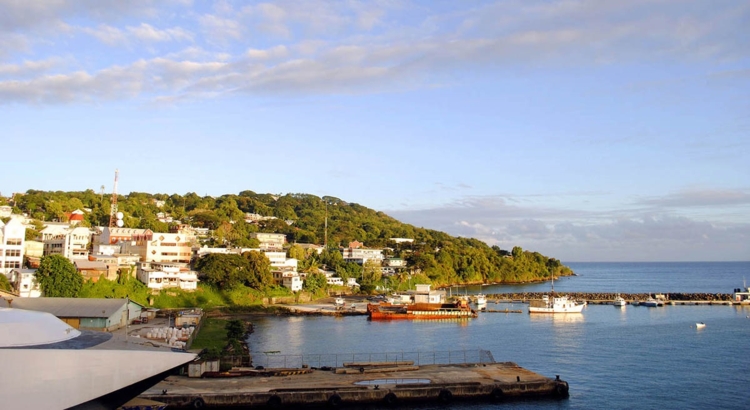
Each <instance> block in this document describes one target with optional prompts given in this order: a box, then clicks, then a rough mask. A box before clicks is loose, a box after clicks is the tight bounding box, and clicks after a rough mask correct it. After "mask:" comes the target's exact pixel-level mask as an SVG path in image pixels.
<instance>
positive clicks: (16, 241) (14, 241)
mask: <svg viewBox="0 0 750 410" xmlns="http://www.w3.org/2000/svg"><path fill="white" fill-rule="evenodd" d="M7 244H8V245H20V244H21V239H20V238H8V242H7Z"/></svg>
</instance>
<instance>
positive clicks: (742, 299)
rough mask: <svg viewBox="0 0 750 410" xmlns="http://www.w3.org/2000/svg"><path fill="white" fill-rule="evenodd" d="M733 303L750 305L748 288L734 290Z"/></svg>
mask: <svg viewBox="0 0 750 410" xmlns="http://www.w3.org/2000/svg"><path fill="white" fill-rule="evenodd" d="M734 301H735V302H738V303H742V304H750V288H745V290H742V289H740V288H737V289H735V290H734Z"/></svg>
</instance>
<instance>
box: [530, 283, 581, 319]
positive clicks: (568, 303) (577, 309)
mask: <svg viewBox="0 0 750 410" xmlns="http://www.w3.org/2000/svg"><path fill="white" fill-rule="evenodd" d="M551 295H552V296H551V297H550V295H544V296H542V302H541V305H531V304H530V305H529V313H581V312H582V311H583V307H584V306H586V302H577V301H575V300H572V299H568V297H567V296H563V295H560V296H557V295H555V278H554V277H553V278H552V292H551Z"/></svg>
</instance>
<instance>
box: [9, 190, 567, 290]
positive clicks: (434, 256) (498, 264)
mask: <svg viewBox="0 0 750 410" xmlns="http://www.w3.org/2000/svg"><path fill="white" fill-rule="evenodd" d="M5 202H8V203H10V204H11V205H12V206H13V208H14V212H15V213H21V212H23V213H27V214H28V215H30V216H31V217H33V218H35V219H37V220H47V221H54V220H57V221H64V220H66V218H67V216H66V214H67V213H69V212H71V211H74V210H76V209H81V210H86V212H85V219H84V224H85V225H88V226H97V225H103V226H106V225H108V224H109V212H110V195H107V194H101V193H96V192H94V191H93V190H87V191H84V192H60V191H56V192H45V191H35V190H29V191H27V192H26V194H23V195H19V194H16V195H15V196H14V198H13V199H12V200H5ZM117 202H118V210H119V211H121V212H123V213H124V214H125V218H124V222H125V226H126V227H131V228H148V229H151V230H153V231H155V232H166V231H167V230H168V229H169V225H170V224H167V223H164V222H160V221H159V220H158V219H157V214H159V213H164V214H166V215H169V216H171V217H173V218H174V220H176V221H177V220H179V221H182V222H183V223H189V224H191V225H193V226H194V227H201V228H208V229H210V230H211V232H212V234H211V236H210V238H209V239H208V240H207V244H208V245H209V246H242V247H247V246H251V245H252V244H253V241H252V240H250V239H249V238H248V234H249V233H251V232H276V233H283V234H286V236H287V241H288V242H289V243H290V244H293V243H314V244H321V245H322V244H323V243H324V241H325V240H326V238H327V244H328V246H329V248H334V247H335V248H337V247H338V246H346V245H347V244H348V243H349V242H351V241H355V240H357V241H360V242H362V243H364V245H365V246H366V247H371V248H387V249H386V251H385V253H386V255H387V256H392V257H401V258H403V259H404V260H406V262H407V269H406V272H410V273H412V274H417V277H419V278H422V279H423V280H426V279H429V281H430V282H431V283H432V284H433V285H435V286H444V285H449V284H478V283H513V282H530V281H540V280H546V279H549V277H550V276H551V275H555V276H565V275H571V274H572V273H573V272H572V271H571V270H570V269H569V268H568V267H566V266H563V265H562V264H561V263H560V261H559V260H557V259H554V258H549V257H547V256H544V255H541V254H539V253H538V252H529V251H524V250H522V249H521V248H520V247H515V248H513V249H512V250H510V251H508V250H502V249H500V248H498V247H496V246H493V247H490V246H488V245H487V244H486V243H484V242H482V241H479V240H476V239H471V238H461V237H454V236H450V235H448V234H446V233H444V232H439V231H435V230H431V229H425V228H418V227H415V226H412V225H408V224H404V223H401V222H399V221H397V220H396V219H394V218H391V217H390V216H388V215H386V214H384V213H383V212H378V211H375V210H372V209H369V208H367V207H364V206H362V205H359V204H356V203H349V202H346V201H344V200H341V199H339V198H334V197H330V196H324V197H322V198H320V197H317V196H315V195H308V194H286V195H272V194H258V193H255V192H252V191H242V192H240V193H239V194H238V195H222V196H221V197H218V198H213V197H209V196H205V197H201V196H198V195H197V194H195V193H192V192H191V193H187V194H185V195H177V194H173V195H166V194H148V193H140V192H131V193H130V194H128V195H120V196H118V199H117ZM246 213H252V214H258V215H262V216H273V217H276V219H266V220H261V221H258V222H257V223H245V221H244V219H245V214H246ZM326 220H327V229H326V228H325V227H326ZM35 234H36V233H35V231H33V230H29V232H27V236H29V237H30V238H31V237H33V236H35ZM389 238H411V239H414V242H413V243H400V244H395V243H394V242H392V241H390V240H389ZM327 254H328V253H327ZM321 263H324V264H327V265H328V266H329V268H332V267H331V266H330V265H331V264H334V265H336V264H338V263H337V262H336V259H335V258H331V257H330V255H327V256H326V255H324V258H323V259H322V260H316V261H308V262H307V263H301V268H303V269H304V268H305V267H309V266H310V265H311V264H321ZM334 267H336V266H334ZM339 268H340V269H339V270H338V271H340V272H342V273H344V272H346V268H341V267H339ZM349 273H350V274H351V273H353V272H349ZM349 276H351V275H349ZM378 279H379V278H378Z"/></svg>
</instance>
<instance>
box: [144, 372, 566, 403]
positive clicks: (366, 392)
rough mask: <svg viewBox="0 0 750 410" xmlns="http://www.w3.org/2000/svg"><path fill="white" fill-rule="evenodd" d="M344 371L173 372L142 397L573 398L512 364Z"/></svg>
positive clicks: (560, 385) (562, 384)
mask: <svg viewBox="0 0 750 410" xmlns="http://www.w3.org/2000/svg"><path fill="white" fill-rule="evenodd" d="M343 369H348V370H354V371H351V372H350V371H337V370H338V369H326V370H322V369H314V370H313V371H312V372H311V373H306V374H304V373H303V374H293V375H288V376H281V377H233V378H229V379H221V378H214V379H198V378H188V377H184V376H170V377H168V378H167V379H165V380H164V381H162V382H161V383H159V384H157V385H156V386H154V387H152V388H151V389H149V390H147V391H146V392H145V393H144V394H142V395H141V396H139V398H140V399H146V400H154V401H158V402H161V403H164V404H166V405H168V406H169V408H223V407H239V406H245V407H261V408H298V407H300V406H302V405H305V406H310V405H312V406H327V407H338V406H345V405H365V404H384V405H389V406H395V405H400V404H405V405H408V404H409V403H429V402H438V403H447V402H450V401H453V400H462V399H485V400H492V401H498V402H499V401H505V400H512V399H516V398H524V399H534V398H544V397H552V398H566V397H568V383H567V382H566V381H564V380H561V379H560V377H559V376H557V377H556V378H554V379H552V378H548V377H544V376H542V375H539V374H537V373H534V372H532V371H530V370H527V369H524V368H522V367H520V366H518V365H517V364H515V363H512V362H505V363H494V362H493V363H477V364H471V363H468V364H467V363H463V364H431V365H423V366H414V365H413V364H407V363H404V364H398V363H390V364H387V365H383V364H380V363H355V364H354V365H351V366H346V367H344V368H343ZM265 370H266V371H269V369H265Z"/></svg>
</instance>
